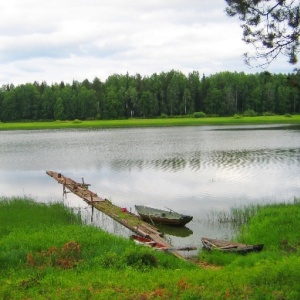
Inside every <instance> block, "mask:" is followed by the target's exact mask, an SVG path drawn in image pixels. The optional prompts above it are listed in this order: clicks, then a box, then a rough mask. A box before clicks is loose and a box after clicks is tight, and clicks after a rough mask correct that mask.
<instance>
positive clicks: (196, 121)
mask: <svg viewBox="0 0 300 300" xmlns="http://www.w3.org/2000/svg"><path fill="white" fill-rule="evenodd" d="M247 124H250V125H251V124H300V115H293V116H289V117H287V116H258V117H211V118H161V119H127V120H94V121H81V120H73V121H53V122H16V123H3V122H0V130H35V129H65V128H122V127H163V126H204V125H247Z"/></svg>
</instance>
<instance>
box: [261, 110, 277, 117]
mask: <svg viewBox="0 0 300 300" xmlns="http://www.w3.org/2000/svg"><path fill="white" fill-rule="evenodd" d="M275 115H276V114H274V113H273V112H271V111H266V112H264V113H263V116H266V117H268V116H269V117H271V116H275Z"/></svg>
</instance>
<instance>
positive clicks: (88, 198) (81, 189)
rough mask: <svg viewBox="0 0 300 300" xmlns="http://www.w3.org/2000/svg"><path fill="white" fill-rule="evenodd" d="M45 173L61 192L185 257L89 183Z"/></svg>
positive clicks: (51, 172) (158, 234)
mask: <svg viewBox="0 0 300 300" xmlns="http://www.w3.org/2000/svg"><path fill="white" fill-rule="evenodd" d="M46 173H47V174H48V175H49V176H51V177H52V178H53V179H55V180H56V181H57V182H58V183H60V184H62V185H63V192H64V193H66V192H68V191H67V189H68V190H69V192H72V193H73V194H75V195H77V196H78V197H80V198H82V199H83V200H84V201H85V202H86V203H88V204H89V205H91V206H93V207H94V208H96V209H97V210H99V211H101V212H102V213H104V214H106V215H107V216H109V217H111V218H112V219H114V220H115V221H117V222H118V223H120V224H122V225H123V226H125V227H126V228H128V229H130V230H131V231H132V232H134V233H136V234H138V235H140V236H143V237H147V238H151V239H152V240H153V241H154V242H157V243H160V244H163V245H164V246H165V247H166V248H168V249H170V250H168V251H169V252H170V253H172V254H173V255H175V256H176V257H178V258H180V259H185V258H184V257H183V256H182V255H181V254H180V253H178V252H177V251H176V249H174V247H173V246H172V245H171V244H169V243H168V242H167V241H166V240H165V239H164V238H163V237H162V236H163V234H162V233H161V232H160V231H159V230H158V229H157V228H156V227H154V226H152V225H150V224H148V223H146V222H144V221H143V220H141V218H140V217H139V216H137V215H135V214H133V213H131V212H129V211H127V209H124V208H121V207H119V206H116V205H114V204H112V202H111V201H109V200H108V199H104V198H101V197H99V196H98V195H97V194H96V193H94V192H92V191H90V190H89V189H88V187H89V184H86V183H85V182H84V180H82V183H78V182H76V181H74V180H72V179H70V178H68V177H65V176H64V175H62V174H61V173H57V172H54V171H46Z"/></svg>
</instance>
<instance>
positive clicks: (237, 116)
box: [233, 114, 242, 119]
mask: <svg viewBox="0 0 300 300" xmlns="http://www.w3.org/2000/svg"><path fill="white" fill-rule="evenodd" d="M233 118H234V119H241V118H242V116H241V115H239V114H235V115H234V116H233Z"/></svg>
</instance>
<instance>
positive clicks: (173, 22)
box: [0, 0, 293, 85]
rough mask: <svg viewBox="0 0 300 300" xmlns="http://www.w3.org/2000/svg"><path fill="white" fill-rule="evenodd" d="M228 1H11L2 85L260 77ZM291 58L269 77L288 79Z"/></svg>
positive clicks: (0, 12)
mask: <svg viewBox="0 0 300 300" xmlns="http://www.w3.org/2000/svg"><path fill="white" fill-rule="evenodd" d="M224 9H225V1H224V0H201V1H199V0H48V1H38V0H9V1H1V4H0V85H2V84H7V83H14V84H22V83H27V82H31V83H32V82H34V81H38V82H42V81H46V82H47V83H48V84H52V83H56V82H60V81H64V82H72V80H78V81H82V80H84V79H89V80H90V81H92V80H93V79H94V78H95V77H98V78H99V79H101V80H102V81H105V80H106V79H107V77H108V76H110V75H113V74H126V72H128V73H129V74H130V75H135V74H137V73H139V74H141V75H142V76H147V75H152V74H153V73H161V72H168V71H170V70H172V69H175V70H178V71H181V72H183V73H184V74H188V73H189V72H192V71H198V72H199V73H200V75H202V74H205V75H211V74H215V73H217V72H221V71H232V72H234V71H237V72H242V71H243V72H246V73H256V72H261V71H264V70H262V69H249V68H248V67H247V66H246V65H245V64H244V62H243V56H242V55H243V53H244V52H246V51H248V50H251V49H252V48H249V46H246V45H245V44H244V43H243V41H242V29H241V28H240V23H239V21H238V19H234V18H228V17H227V16H226V14H225V12H224ZM292 70H293V66H291V65H289V64H288V63H286V58H285V57H283V58H282V59H280V60H277V61H275V62H273V64H272V65H271V66H270V67H269V68H268V71H270V72H274V73H280V72H281V73H288V72H291V71H292Z"/></svg>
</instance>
